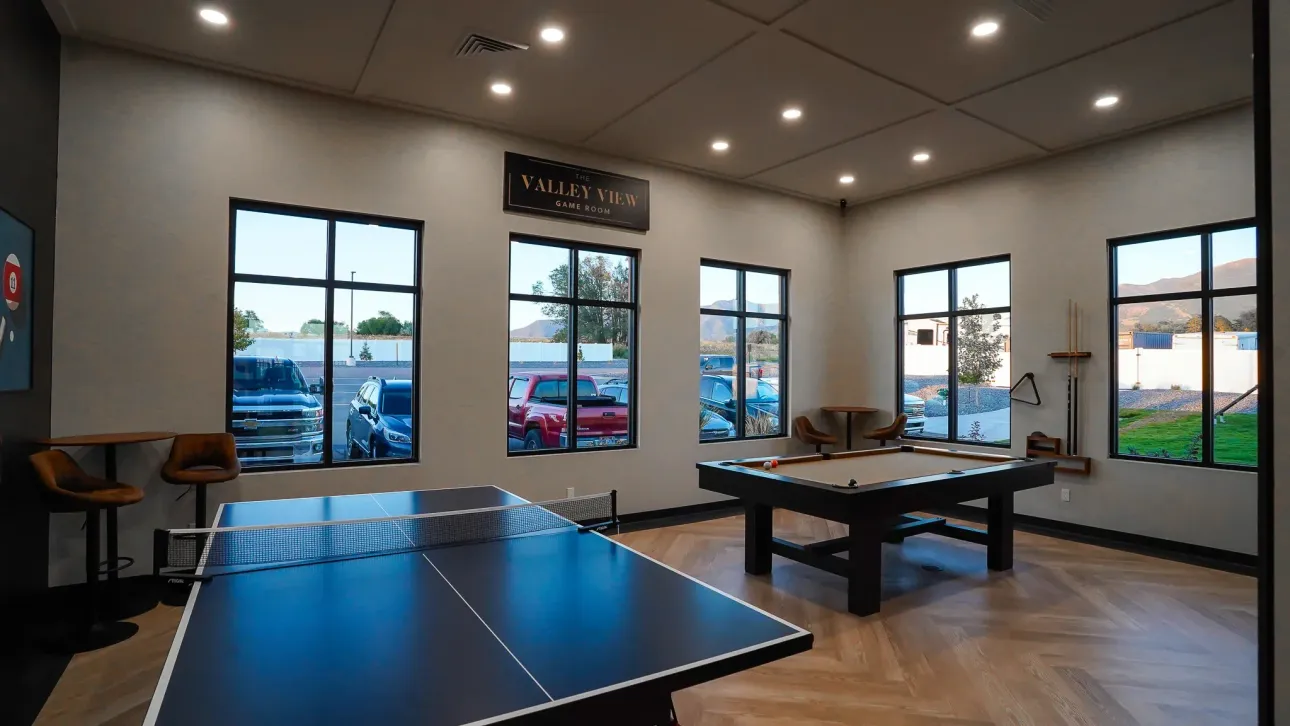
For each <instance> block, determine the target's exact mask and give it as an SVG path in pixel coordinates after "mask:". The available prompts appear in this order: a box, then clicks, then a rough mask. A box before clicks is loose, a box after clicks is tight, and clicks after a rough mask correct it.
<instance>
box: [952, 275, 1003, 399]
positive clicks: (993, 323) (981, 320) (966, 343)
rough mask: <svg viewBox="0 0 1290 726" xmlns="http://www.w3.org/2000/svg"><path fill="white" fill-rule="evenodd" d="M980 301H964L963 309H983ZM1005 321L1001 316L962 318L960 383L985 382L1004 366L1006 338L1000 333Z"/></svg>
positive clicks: (969, 298) (959, 339)
mask: <svg viewBox="0 0 1290 726" xmlns="http://www.w3.org/2000/svg"><path fill="white" fill-rule="evenodd" d="M978 298H979V296H978V295H972V296H971V297H965V298H963V306H962V309H964V310H980V309H981V308H982V307H984V306H983V305H982V304H981V301H980V300H979V299H978ZM1002 320H1003V316H1002V315H1000V314H999V313H994V314H993V315H989V316H986V315H965V316H963V317H961V318H959V321H958V325H959V336H958V346H959V351H958V359H959V360H958V364H959V383H961V384H963V385H980V384H982V383H986V382H987V381H989V380H990V379H991V378H993V377H994V373H995V371H997V370H999V368H1001V367H1002V366H1003V335H1002V334H1000V333H999V329H1000V328H1001V327H1003V322H1002Z"/></svg>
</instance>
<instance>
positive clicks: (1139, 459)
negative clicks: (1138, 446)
mask: <svg viewBox="0 0 1290 726" xmlns="http://www.w3.org/2000/svg"><path fill="white" fill-rule="evenodd" d="M1107 458H1108V459H1110V460H1112V461H1128V462H1133V463H1135V464H1160V465H1163V466H1180V467H1183V468H1185V469H1211V470H1218V471H1233V472H1237V473H1242V474H1258V473H1259V468H1258V467H1257V466H1242V465H1240V464H1219V463H1213V464H1206V463H1204V462H1202V461H1184V460H1180V459H1156V458H1152V457H1149V456H1128V455H1126V454H1110V455H1108V456H1107Z"/></svg>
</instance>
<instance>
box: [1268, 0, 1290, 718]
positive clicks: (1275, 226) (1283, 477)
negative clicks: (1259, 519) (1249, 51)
mask: <svg viewBox="0 0 1290 726" xmlns="http://www.w3.org/2000/svg"><path fill="white" fill-rule="evenodd" d="M1271 11H1272V22H1271V24H1270V32H1271V40H1272V56H1271V66H1272V84H1271V85H1272V247H1273V250H1274V253H1273V256H1272V265H1273V268H1274V269H1273V273H1272V295H1273V299H1274V300H1275V301H1276V302H1275V304H1274V309H1273V311H1272V314H1273V331H1274V335H1275V337H1274V339H1273V342H1274V344H1275V347H1274V348H1273V352H1272V358H1273V363H1272V370H1273V375H1275V376H1276V379H1275V380H1276V383H1275V385H1276V391H1277V400H1278V402H1279V404H1278V406H1277V413H1276V421H1275V424H1274V425H1275V427H1276V432H1275V436H1276V438H1277V441H1278V443H1281V444H1282V445H1280V446H1278V447H1277V449H1276V452H1277V453H1276V461H1275V462H1274V466H1273V471H1274V472H1275V475H1276V481H1275V482H1274V484H1273V492H1274V497H1275V499H1274V504H1273V507H1272V509H1273V512H1272V522H1273V530H1272V555H1273V559H1272V564H1273V568H1274V571H1273V583H1275V589H1274V591H1273V598H1274V600H1273V602H1274V606H1273V612H1272V617H1273V628H1274V630H1273V637H1274V639H1275V640H1274V647H1273V658H1274V660H1275V663H1276V667H1275V670H1274V678H1275V684H1276V698H1275V700H1274V703H1273V707H1274V708H1275V709H1276V711H1275V713H1276V719H1275V723H1278V724H1290V527H1287V526H1286V522H1287V521H1290V492H1288V491H1287V488H1288V487H1290V485H1288V484H1287V482H1288V481H1290V448H1288V447H1286V446H1285V445H1284V443H1283V442H1285V441H1286V440H1287V437H1290V245H1288V244H1287V240H1290V0H1272V1H1271ZM1277 292H1280V293H1281V294H1280V295H1277V294H1276V293H1277Z"/></svg>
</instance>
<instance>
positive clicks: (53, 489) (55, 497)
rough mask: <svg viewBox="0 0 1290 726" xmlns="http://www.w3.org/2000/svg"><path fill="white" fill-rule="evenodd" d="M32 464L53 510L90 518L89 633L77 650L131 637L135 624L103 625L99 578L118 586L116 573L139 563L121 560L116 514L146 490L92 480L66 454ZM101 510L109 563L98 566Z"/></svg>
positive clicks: (49, 454)
mask: <svg viewBox="0 0 1290 726" xmlns="http://www.w3.org/2000/svg"><path fill="white" fill-rule="evenodd" d="M31 463H32V466H34V467H35V468H36V473H37V475H39V478H40V483H41V484H42V485H43V486H44V495H45V501H46V504H47V505H48V507H49V511H51V512H56V513H67V512H84V513H85V588H86V601H87V602H86V608H87V612H86V628H85V631H84V632H83V633H82V634H81V637H80V638H78V639H77V642H76V643H75V644H74V649H75V650H93V649H95V648H101V647H103V646H105V645H110V644H112V643H116V642H120V641H122V640H125V639H126V638H129V637H130V636H131V635H133V634H134V633H135V631H137V630H138V627H137V626H135V625H134V624H133V623H113V624H112V626H111V627H109V626H107V625H105V624H103V623H100V622H99V593H98V587H99V576H100V575H104V574H106V575H107V576H108V583H109V586H115V584H116V579H117V573H118V572H120V571H121V570H123V569H125V568H127V567H129V566H130V565H133V564H134V558H133V557H118V556H117V536H118V533H117V523H116V510H117V509H118V508H120V507H125V506H129V505H131V504H135V503H137V502H140V501H143V490H142V489H139V488H138V487H132V486H130V485H129V484H121V483H120V482H114V481H108V480H107V479H100V478H98V477H95V476H90V475H89V474H86V473H85V471H84V470H83V469H81V467H80V466H79V465H78V464H77V463H76V461H75V460H74V459H72V457H70V456H68V455H67V452H64V451H57V450H55V451H42V452H39V453H36V454H32V455H31ZM100 511H102V512H106V513H107V550H108V561H107V562H103V563H100V561H99V534H100V529H99V512H100ZM111 594H112V596H113V597H115V596H116V593H115V592H113V593H111ZM114 604H115V603H114Z"/></svg>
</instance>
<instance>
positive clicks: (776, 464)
mask: <svg viewBox="0 0 1290 726" xmlns="http://www.w3.org/2000/svg"><path fill="white" fill-rule="evenodd" d="M770 468H772V469H778V468H779V459H771V460H770Z"/></svg>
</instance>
